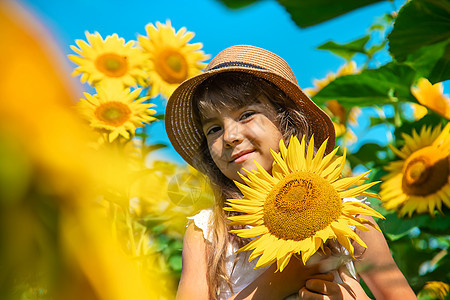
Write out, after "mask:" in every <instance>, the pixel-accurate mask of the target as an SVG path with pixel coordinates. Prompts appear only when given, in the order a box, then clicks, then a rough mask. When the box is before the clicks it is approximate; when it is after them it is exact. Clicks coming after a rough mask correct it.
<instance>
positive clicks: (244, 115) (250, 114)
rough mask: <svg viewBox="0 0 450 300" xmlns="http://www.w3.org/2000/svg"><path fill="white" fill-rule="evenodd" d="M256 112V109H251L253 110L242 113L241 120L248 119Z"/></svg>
mask: <svg viewBox="0 0 450 300" xmlns="http://www.w3.org/2000/svg"><path fill="white" fill-rule="evenodd" d="M254 114H255V112H254V111H251V110H249V111H246V112H244V113H243V114H242V115H241V118H240V120H245V119H248V118H250V117H251V116H253V115H254Z"/></svg>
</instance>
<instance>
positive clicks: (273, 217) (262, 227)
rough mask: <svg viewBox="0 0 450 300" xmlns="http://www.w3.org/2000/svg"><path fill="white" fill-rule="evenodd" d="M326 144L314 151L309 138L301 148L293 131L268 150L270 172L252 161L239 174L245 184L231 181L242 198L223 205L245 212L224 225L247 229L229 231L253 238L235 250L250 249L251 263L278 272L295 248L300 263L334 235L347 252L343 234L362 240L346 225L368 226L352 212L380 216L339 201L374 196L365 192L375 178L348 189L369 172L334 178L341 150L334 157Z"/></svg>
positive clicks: (356, 204)
mask: <svg viewBox="0 0 450 300" xmlns="http://www.w3.org/2000/svg"><path fill="white" fill-rule="evenodd" d="M326 143H327V141H325V142H324V143H323V144H322V145H321V147H320V148H319V150H318V151H317V153H316V155H315V156H314V155H313V153H314V148H313V145H314V139H313V138H311V141H310V142H309V146H308V147H307V150H306V149H305V148H306V146H305V140H304V139H303V140H302V142H301V143H300V142H299V140H298V139H297V138H296V137H295V136H294V137H292V138H291V140H290V143H289V147H288V148H286V146H285V145H284V142H283V141H280V153H275V152H274V151H272V155H273V157H274V159H275V161H274V164H273V168H272V175H270V174H269V173H268V172H266V171H265V170H264V169H263V168H262V167H261V166H260V165H259V164H257V169H258V170H257V171H255V170H253V171H252V172H247V171H246V173H247V176H248V177H245V176H242V178H243V180H244V182H245V184H241V183H239V182H236V185H237V186H238V187H239V189H240V190H241V192H242V193H243V195H244V197H243V198H242V199H229V200H228V205H229V207H225V210H228V211H236V212H240V213H245V214H242V215H237V216H231V217H229V219H230V220H231V222H230V225H237V224H239V225H247V226H250V227H251V228H245V229H237V230H232V231H231V232H234V233H236V234H237V235H238V236H240V237H243V238H253V237H257V238H255V239H254V240H252V241H251V242H249V243H248V244H247V245H245V246H244V247H242V248H241V249H239V250H238V251H247V250H253V249H254V251H253V253H252V254H251V255H250V257H249V260H253V259H254V258H256V257H257V256H259V255H261V257H260V258H259V260H258V263H257V264H256V267H255V268H261V267H265V266H267V265H270V264H272V263H273V262H275V261H276V262H277V271H278V270H280V271H282V270H283V269H284V268H285V267H286V265H287V264H288V262H289V260H290V258H291V256H292V255H293V254H296V253H298V254H301V256H302V259H303V262H306V261H307V260H308V258H309V257H310V256H311V255H313V254H314V253H315V252H316V251H317V250H318V249H319V248H320V247H322V246H323V244H324V243H325V242H326V241H327V240H328V239H337V240H338V242H339V243H340V244H341V245H342V246H344V247H345V248H346V249H347V250H348V251H349V252H350V254H352V255H353V251H354V249H353V246H352V244H351V242H350V240H349V238H351V239H353V240H354V241H356V242H357V243H359V244H360V245H362V246H364V247H366V244H365V243H364V242H363V241H362V240H361V238H359V237H358V235H357V234H356V233H355V232H354V231H353V230H352V229H351V228H350V227H349V226H356V227H357V228H359V229H361V230H365V231H368V230H369V229H368V228H366V226H364V225H371V226H374V225H373V224H371V223H370V222H369V221H367V220H366V219H363V218H359V217H356V216H355V215H358V214H364V215H369V216H375V217H378V218H383V216H382V215H381V214H379V213H377V212H376V211H375V210H373V209H371V208H370V207H368V206H367V205H365V204H364V203H361V202H356V201H354V202H352V201H348V202H343V201H342V199H343V198H349V197H356V196H371V197H377V195H376V194H373V193H368V192H365V190H366V189H368V188H370V187H371V186H373V185H374V184H376V183H377V182H373V183H368V184H363V185H360V186H357V187H355V188H351V189H349V188H350V187H351V186H353V185H358V184H361V182H362V181H363V180H364V179H366V177H365V176H366V175H367V174H368V173H369V171H368V172H366V173H363V174H361V175H359V176H355V177H349V178H344V179H340V174H341V171H342V168H343V167H344V163H345V151H344V155H343V156H342V157H339V158H337V159H335V160H333V158H334V156H335V154H336V152H337V150H338V148H336V149H335V150H333V151H332V152H331V153H330V154H328V155H327V156H325V157H323V154H324V152H325V147H326ZM305 152H306V153H305ZM313 156H314V158H313Z"/></svg>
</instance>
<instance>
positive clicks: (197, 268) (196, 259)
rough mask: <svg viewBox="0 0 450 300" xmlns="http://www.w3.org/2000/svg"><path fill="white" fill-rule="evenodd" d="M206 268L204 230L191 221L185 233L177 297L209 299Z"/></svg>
mask: <svg viewBox="0 0 450 300" xmlns="http://www.w3.org/2000/svg"><path fill="white" fill-rule="evenodd" d="M206 270H207V266H206V244H205V240H204V238H203V232H202V230H201V229H198V228H197V227H195V225H194V224H193V223H191V224H190V225H189V226H188V228H187V230H186V233H185V235H184V241H183V268H182V271H181V278H180V283H179V285H178V291H177V297H176V299H177V300H184V299H187V300H190V299H198V300H203V299H205V300H206V299H209V293H208V284H207V280H206Z"/></svg>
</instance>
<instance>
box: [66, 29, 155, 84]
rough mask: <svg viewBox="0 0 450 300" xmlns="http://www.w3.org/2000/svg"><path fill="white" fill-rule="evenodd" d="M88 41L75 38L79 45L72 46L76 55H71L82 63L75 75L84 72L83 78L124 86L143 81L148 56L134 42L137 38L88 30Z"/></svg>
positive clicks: (88, 80) (77, 62)
mask: <svg viewBox="0 0 450 300" xmlns="http://www.w3.org/2000/svg"><path fill="white" fill-rule="evenodd" d="M86 38H87V40H88V43H86V42H85V41H83V40H76V44H77V46H78V47H79V48H77V47H75V46H73V45H72V46H71V49H72V50H73V51H75V52H76V53H78V54H79V55H80V56H77V55H68V57H69V58H70V59H71V60H72V61H73V62H74V63H76V64H78V65H79V66H78V67H77V68H75V70H74V71H73V73H72V75H73V76H77V75H79V74H81V82H85V81H87V82H88V83H89V84H93V85H96V84H97V83H99V82H101V81H105V80H112V81H115V82H117V83H119V84H122V85H124V86H127V87H128V86H134V85H136V83H138V82H141V81H143V78H144V77H145V75H146V73H145V72H144V70H143V65H144V63H145V61H146V59H147V57H146V56H145V54H144V53H142V51H140V50H139V49H138V48H136V47H135V46H134V43H135V42H134V41H129V42H127V43H125V40H124V39H123V38H119V37H118V35H117V34H113V35H110V36H107V37H106V38H105V40H103V39H102V37H101V36H100V34H99V33H98V32H95V33H94V34H90V33H89V32H86Z"/></svg>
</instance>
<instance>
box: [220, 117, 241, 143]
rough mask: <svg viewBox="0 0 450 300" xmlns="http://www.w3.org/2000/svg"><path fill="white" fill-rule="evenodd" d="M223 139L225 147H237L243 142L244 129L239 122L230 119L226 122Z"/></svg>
mask: <svg viewBox="0 0 450 300" xmlns="http://www.w3.org/2000/svg"><path fill="white" fill-rule="evenodd" d="M223 140H224V142H225V147H235V146H236V145H239V144H240V143H241V142H242V140H243V135H242V130H241V128H240V126H239V124H238V123H237V122H232V121H230V122H227V123H226V124H225V126H224V134H223Z"/></svg>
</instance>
